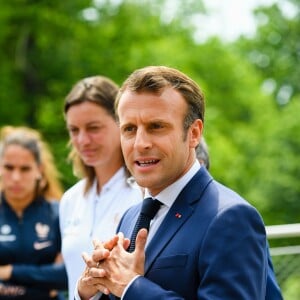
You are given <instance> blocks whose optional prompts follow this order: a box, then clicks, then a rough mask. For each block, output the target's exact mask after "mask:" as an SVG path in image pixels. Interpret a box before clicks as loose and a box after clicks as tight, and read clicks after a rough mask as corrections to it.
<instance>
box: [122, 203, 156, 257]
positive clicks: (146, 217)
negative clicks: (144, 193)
mask: <svg viewBox="0 0 300 300" xmlns="http://www.w3.org/2000/svg"><path fill="white" fill-rule="evenodd" d="M161 204H162V203H161V202H160V201H158V200H156V199H153V198H146V199H144V200H143V205H142V209H141V212H140V215H139V217H138V219H137V221H136V223H135V226H134V229H133V232H132V235H131V238H130V246H129V248H128V252H133V251H134V249H135V240H136V236H137V234H138V232H139V230H140V229H142V228H146V229H147V230H148V231H149V227H150V221H151V220H152V219H153V218H154V216H155V215H156V213H157V212H158V210H159V208H160V206H161Z"/></svg>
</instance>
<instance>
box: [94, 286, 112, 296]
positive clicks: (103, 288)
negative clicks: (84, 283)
mask: <svg viewBox="0 0 300 300" xmlns="http://www.w3.org/2000/svg"><path fill="white" fill-rule="evenodd" d="M96 288H97V290H98V291H99V292H101V293H102V294H105V295H108V294H109V293H110V290H109V289H108V288H107V287H105V286H104V285H102V284H96Z"/></svg>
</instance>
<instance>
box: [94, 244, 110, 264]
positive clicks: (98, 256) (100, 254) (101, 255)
mask: <svg viewBox="0 0 300 300" xmlns="http://www.w3.org/2000/svg"><path fill="white" fill-rule="evenodd" d="M108 257H109V251H108V250H107V249H104V248H102V249H99V250H94V251H93V253H92V260H93V261H94V262H96V263H98V262H99V261H102V260H105V259H106V258H108Z"/></svg>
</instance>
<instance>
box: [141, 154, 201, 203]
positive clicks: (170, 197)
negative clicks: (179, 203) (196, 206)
mask: <svg viewBox="0 0 300 300" xmlns="http://www.w3.org/2000/svg"><path fill="white" fill-rule="evenodd" d="M200 168H201V165H200V163H199V161H198V160H197V159H196V160H195V162H194V164H193V165H192V167H191V168H190V169H189V170H188V171H187V172H186V173H185V174H184V175H183V176H182V177H180V178H179V179H178V180H177V181H175V182H173V183H172V184H171V185H169V186H168V187H166V188H165V189H164V190H162V191H161V192H160V193H159V194H158V195H156V196H155V199H157V200H159V201H160V202H162V203H163V204H164V205H166V206H168V207H171V206H172V204H173V203H174V201H175V199H176V198H177V197H178V195H179V193H180V192H181V191H182V189H183V188H184V187H185V186H186V185H187V183H188V182H189V181H190V180H191V179H192V177H193V176H194V175H195V174H196V173H197V172H198V170H199V169H200ZM147 197H152V196H151V194H150V193H149V190H148V189H147V188H146V189H145V198H147Z"/></svg>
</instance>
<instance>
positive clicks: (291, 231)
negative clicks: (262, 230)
mask: <svg viewBox="0 0 300 300" xmlns="http://www.w3.org/2000/svg"><path fill="white" fill-rule="evenodd" d="M266 231H267V236H268V238H270V239H278V238H286V237H295V236H300V223H295V224H284V225H272V226H266Z"/></svg>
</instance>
